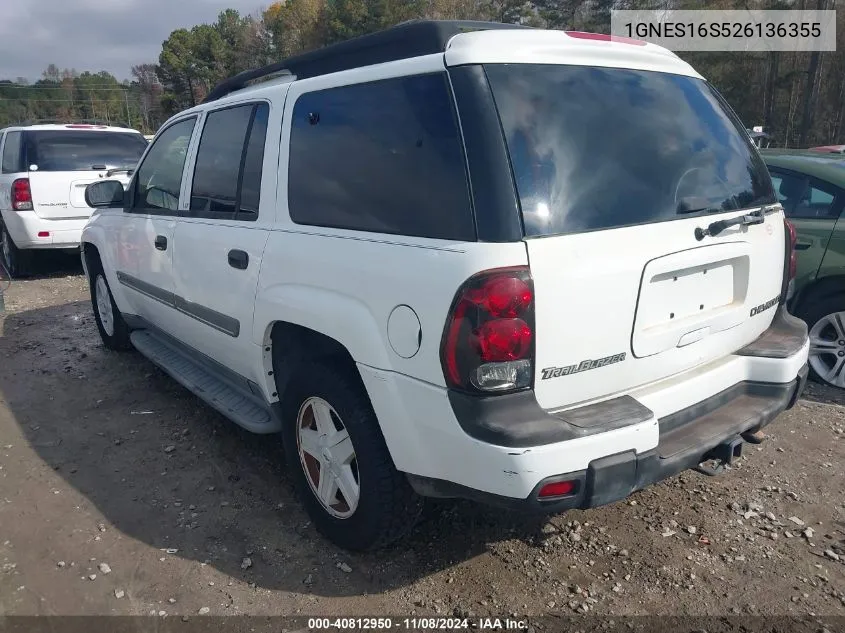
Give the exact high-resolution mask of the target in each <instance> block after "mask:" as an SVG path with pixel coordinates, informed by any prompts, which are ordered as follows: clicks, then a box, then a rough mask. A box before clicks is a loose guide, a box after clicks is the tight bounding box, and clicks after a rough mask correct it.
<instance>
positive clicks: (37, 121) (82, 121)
mask: <svg viewBox="0 0 845 633" xmlns="http://www.w3.org/2000/svg"><path fill="white" fill-rule="evenodd" d="M30 125H108V126H111V127H125V128H128V127H129V126H128V125H126V124H125V123H123V122H121V121H106V120H104V119H73V120H71V121H69V120H67V119H28V120H26V121H19V122H17V123H10V124H9V125H7V126H6V127H28V126H30Z"/></svg>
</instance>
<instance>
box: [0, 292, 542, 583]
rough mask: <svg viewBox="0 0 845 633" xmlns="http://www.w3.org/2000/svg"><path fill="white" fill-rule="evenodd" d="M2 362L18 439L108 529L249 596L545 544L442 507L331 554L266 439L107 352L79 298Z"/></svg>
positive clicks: (395, 575) (536, 530)
mask: <svg viewBox="0 0 845 633" xmlns="http://www.w3.org/2000/svg"><path fill="white" fill-rule="evenodd" d="M0 357H1V358H4V359H5V360H4V363H2V366H0V390H2V394H0V395H2V397H3V399H4V400H5V401H6V403H7V406H8V407H9V408H10V409H11V412H12V414H13V416H14V419H15V423H16V424H17V425H18V426H19V427H20V429H21V431H22V433H23V435H24V437H25V438H26V441H27V442H28V443H29V445H30V446H31V447H32V449H33V450H34V451H35V452H36V453H37V455H38V456H39V457H40V459H42V460H43V461H44V462H45V463H46V464H47V465H48V466H49V467H50V468H51V469H53V470H54V471H55V472H56V473H57V474H58V475H59V476H60V477H62V478H63V479H64V480H65V481H66V482H67V483H68V484H69V485H70V486H72V487H73V488H74V489H76V490H77V491H78V492H79V493H81V494H82V495H84V496H85V497H86V498H87V499H88V500H89V501H90V502H91V503H92V504H93V505H94V506H95V507H96V508H97V510H98V511H99V512H100V513H102V515H103V516H104V517H105V519H106V520H107V521H108V522H110V523H111V524H112V525H113V526H114V528H115V529H117V530H120V531H121V532H123V533H124V534H126V535H128V536H129V537H131V538H132V539H136V540H138V541H140V542H142V543H145V544H148V545H149V546H151V547H153V548H156V549H157V550H158V549H162V550H165V549H169V550H170V551H171V552H174V550H175V552H174V554H173V555H174V556H179V557H183V558H185V559H190V560H195V561H199V562H204V563H206V564H208V565H211V566H214V567H215V568H217V569H218V570H220V571H221V572H223V573H225V574H227V575H229V576H231V577H235V578H240V579H242V580H244V581H247V582H251V583H255V585H256V586H258V587H262V588H266V589H283V590H287V591H296V592H300V593H312V594H315V595H323V596H347V595H361V594H364V593H374V592H381V591H384V590H387V589H391V588H396V587H402V586H405V585H407V584H410V583H412V582H414V581H415V580H418V579H419V578H421V577H424V576H427V575H430V574H432V573H436V572H438V571H441V570H443V569H446V568H449V567H452V566H454V565H456V564H459V563H461V562H463V561H466V560H468V559H471V558H473V557H475V556H477V555H479V554H481V553H483V552H486V551H488V550H489V549H490V548H491V547H495V545H496V544H497V543H499V542H501V541H504V540H508V539H520V540H523V541H526V542H530V543H539V542H540V540H541V539H542V538H543V532H542V530H543V526H544V525H545V523H546V520H545V519H542V518H536V517H535V518H524V517H521V516H518V515H516V514H511V513H504V512H501V511H498V510H493V509H489V508H485V507H482V506H479V505H475V504H472V503H469V502H452V501H444V502H439V503H437V504H431V507H429V508H428V510H427V511H426V512H425V513H424V516H423V517H422V519H421V521H420V523H419V524H418V526H417V528H416V529H415V531H414V532H413V533H412V534H411V535H409V536H408V537H407V538H406V539H404V540H403V541H401V542H400V543H399V544H397V545H395V546H393V547H391V548H389V549H386V550H382V551H379V552H375V553H368V554H350V553H348V552H345V551H343V550H340V549H339V548H337V547H335V546H333V545H331V544H330V543H329V542H328V541H326V540H325V539H323V538H322V537H321V536H320V535H319V534H318V533H317V532H316V531H315V529H314V527H313V526H312V525H311V524H310V523H309V521H308V518H307V516H306V515H305V513H304V511H303V510H301V508H300V505H299V503H298V502H297V500H296V499H295V497H294V494H293V491H292V486H291V484H290V482H289V480H288V477H287V474H286V469H285V466H284V464H283V461H282V452H281V450H280V447H279V445H278V440H277V439H276V437H274V436H257V435H252V434H250V433H247V432H245V431H242V430H241V429H240V428H239V427H237V426H235V425H234V424H232V423H230V422H228V421H227V420H225V419H224V418H223V417H222V416H220V415H218V414H217V413H216V412H214V411H213V410H212V409H210V408H209V407H206V406H205V405H204V404H202V403H201V402H200V401H199V400H198V399H197V398H196V397H195V396H193V395H192V394H191V393H189V392H188V391H186V390H185V389H183V388H182V387H181V386H179V385H178V384H177V383H176V382H175V381H173V380H171V379H170V378H169V377H167V376H166V375H165V374H163V373H162V372H160V371H159V370H157V369H156V368H155V367H154V366H153V365H152V364H151V363H149V362H148V361H147V360H146V359H144V358H143V357H142V356H140V355H139V354H137V353H135V352H126V353H116V352H109V351H107V350H105V349H104V348H103V347H102V345H101V343H100V340H99V337H98V335H97V332H96V328H95V325H94V319H93V316H92V314H91V309H90V304H89V303H87V302H82V301H80V302H74V303H69V304H65V305H61V306H52V307H47V308H39V309H33V310H29V311H25V312H19V313H13V314H9V315H7V316H6V317H5V319H4V322H3V325H2V338H0ZM36 505H37V507H39V508H41V510H39V511H43V512H49V500H46V501H44V504H43V505H40V504H36ZM155 554H156V555H158V554H159V552H155ZM114 555H116V552H115V553H113V556H114ZM246 556H249V557H250V559H251V562H252V566H250V567H248V568H247V569H243V568H242V561H243V558H244V557H246ZM340 562H345V563H346V564H348V565H349V566H350V567H352V569H353V573H347V574H344V573H342V572H340V570H339V569H338V568H337V565H338V564H339V563H340ZM338 576H340V577H341V578H340V580H338Z"/></svg>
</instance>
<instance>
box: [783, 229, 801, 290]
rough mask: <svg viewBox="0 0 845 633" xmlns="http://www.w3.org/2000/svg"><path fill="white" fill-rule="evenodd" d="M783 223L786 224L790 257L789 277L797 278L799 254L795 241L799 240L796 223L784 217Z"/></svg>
mask: <svg viewBox="0 0 845 633" xmlns="http://www.w3.org/2000/svg"><path fill="white" fill-rule="evenodd" d="M783 223H784V224H785V225H786V239H787V247H786V250H787V253H788V257H789V262H788V266H787V268H788V270H787V272H788V277H787V279H790V280H791V279H795V273H797V272H798V254H797V253H796V252H795V243H796V242H797V241H798V235H797V234H796V233H795V225H794V224H793V223H792V222H790V221H789V220H787V219H786V218H784V220H783Z"/></svg>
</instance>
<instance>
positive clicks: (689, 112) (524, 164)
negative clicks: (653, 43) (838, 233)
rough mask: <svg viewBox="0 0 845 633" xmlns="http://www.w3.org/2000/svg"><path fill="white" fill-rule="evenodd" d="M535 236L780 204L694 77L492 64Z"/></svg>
mask: <svg viewBox="0 0 845 633" xmlns="http://www.w3.org/2000/svg"><path fill="white" fill-rule="evenodd" d="M485 71H486V73H487V76H488V79H489V82H490V86H491V88H492V90H493V96H494V98H495V101H496V106H497V108H498V110H499V116H500V119H501V122H502V127H503V129H504V131H505V136H506V141H507V145H508V151H509V153H510V156H511V163H512V165H513V171H514V177H515V180H516V185H517V190H518V193H519V199H520V203H521V207H522V215H523V222H524V225H525V233H526V235H529V236H542V235H556V234H563V233H578V232H583V231H592V230H601V229H609V228H615V227H621V226H631V225H639V224H649V223H653V222H661V221H665V220H673V219H676V218H683V217H690V216H694V215H697V214H706V213H716V212H721V211H732V210H736V209H744V208H748V207H752V206H756V205H761V204H766V203H772V202H774V193H773V191H772V186H771V182H770V180H769V174H768V172H767V171H766V166H765V165H764V163H763V161H762V159H761V158H760V156H759V154H757V152H756V150H754V148H753V147H752V145H751V142H750V141H749V139H748V135H747V133H746V132H745V130H744V128H742V127H741V126H740V125H739V122H738V121H737V120H736V117H735V115H733V114H732V113H731V112H730V111H729V108H728V107H727V106H726V105H725V103H724V101H723V100H722V99H721V97H720V96H719V95H718V94H717V93H716V92H715V91H714V90H713V89H712V88H711V86H710V85H709V84H708V83H707V82H705V81H703V80H701V79H696V78H693V77H686V76H681V75H672V74H668V73H660V72H650V71H642V70H627V69H622V68H599V67H591V66H563V65H533V64H491V65H486V66H485Z"/></svg>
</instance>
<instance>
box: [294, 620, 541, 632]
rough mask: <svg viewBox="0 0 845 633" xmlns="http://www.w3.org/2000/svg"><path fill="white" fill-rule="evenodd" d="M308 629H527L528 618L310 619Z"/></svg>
mask: <svg viewBox="0 0 845 633" xmlns="http://www.w3.org/2000/svg"><path fill="white" fill-rule="evenodd" d="M308 628H309V629H310V630H312V631H316V630H333V629H334V630H352V631H365V630H374V631H375V630H396V631H449V630H470V629H475V630H488V631H496V630H498V631H525V630H527V629H528V621H527V620H520V619H516V618H439V617H419V618H417V617H412V618H384V617H376V618H309V619H308Z"/></svg>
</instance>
